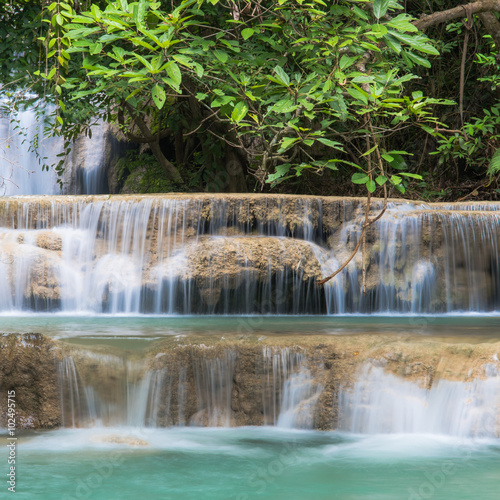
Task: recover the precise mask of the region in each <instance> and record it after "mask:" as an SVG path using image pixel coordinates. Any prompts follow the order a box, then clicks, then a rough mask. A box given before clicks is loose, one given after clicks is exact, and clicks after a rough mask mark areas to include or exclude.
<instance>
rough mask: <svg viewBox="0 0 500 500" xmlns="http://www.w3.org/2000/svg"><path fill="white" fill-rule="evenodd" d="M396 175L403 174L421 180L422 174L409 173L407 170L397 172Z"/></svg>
mask: <svg viewBox="0 0 500 500" xmlns="http://www.w3.org/2000/svg"><path fill="white" fill-rule="evenodd" d="M398 175H404V176H405V177H411V178H412V179H418V180H419V181H421V180H422V176H421V175H418V174H411V173H409V172H399V174H398Z"/></svg>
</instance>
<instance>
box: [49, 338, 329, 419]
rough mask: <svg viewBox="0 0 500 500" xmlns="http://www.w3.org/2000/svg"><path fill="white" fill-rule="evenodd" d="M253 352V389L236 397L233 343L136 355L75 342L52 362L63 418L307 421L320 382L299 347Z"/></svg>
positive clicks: (316, 400)
mask: <svg viewBox="0 0 500 500" xmlns="http://www.w3.org/2000/svg"><path fill="white" fill-rule="evenodd" d="M259 358H260V359H257V360H255V362H256V364H257V366H259V367H261V368H260V369H259V370H258V373H259V375H258V379H257V380H258V382H257V383H256V384H255V386H254V387H255V388H256V390H257V394H258V395H259V397H258V398H256V399H255V398H250V400H246V399H245V398H247V397H249V396H248V393H245V394H244V395H243V399H244V401H243V402H242V400H241V399H240V391H241V390H243V391H246V389H242V388H241V387H240V386H239V385H238V383H236V386H235V373H236V370H237V367H238V370H241V369H242V368H241V365H238V362H239V361H238V353H237V351H236V350H235V349H224V350H222V351H220V350H219V349H218V348H216V347H213V346H211V347H207V346H205V345H203V344H200V345H196V346H186V347H185V348H181V349H179V350H177V351H174V353H173V354H170V355H167V354H165V353H160V354H159V355H157V356H156V357H155V358H154V359H153V360H148V358H144V359H143V360H140V361H139V360H137V359H128V358H127V357H122V356H115V355H107V354H98V353H94V352H90V351H85V350H77V351H75V353H74V354H73V355H70V356H66V357H64V358H63V359H62V361H60V362H59V365H58V366H59V367H58V376H59V386H60V394H61V408H62V424H63V426H65V427H92V426H113V425H122V426H123V425H125V426H132V427H144V426H146V427H169V426H173V425H181V426H182V425H192V426H209V427H216V426H218V427H230V426H234V425H241V423H240V424H238V423H237V420H236V419H237V418H240V420H239V422H243V423H244V422H248V420H246V419H247V418H249V419H252V418H254V416H252V415H263V420H262V421H261V422H260V423H263V424H267V425H275V426H278V427H285V428H313V426H314V414H315V410H316V404H317V402H318V398H319V396H320V394H321V393H322V391H323V387H322V386H321V384H320V383H319V382H318V381H317V380H315V378H314V376H313V374H312V371H311V370H312V368H311V367H309V361H308V358H307V356H306V354H305V352H304V351H303V350H301V349H298V348H274V347H266V348H264V349H263V350H262V351H261V355H260V356H259ZM315 368H319V367H315ZM241 376H243V377H245V378H246V377H247V376H249V374H248V373H241V371H240V375H239V377H240V382H239V383H241ZM244 383H245V381H243V384H244ZM259 387H260V388H259ZM259 391H260V393H259ZM249 405H250V406H251V408H250V407H249ZM242 406H243V407H245V408H246V411H247V412H248V414H247V415H242V414H241V413H240V414H239V416H238V411H237V410H235V408H237V407H240V410H241V407H242ZM241 418H243V419H244V420H241Z"/></svg>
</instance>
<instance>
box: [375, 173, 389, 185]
mask: <svg viewBox="0 0 500 500" xmlns="http://www.w3.org/2000/svg"><path fill="white" fill-rule="evenodd" d="M375 182H376V183H377V184H378V185H379V186H383V185H384V184H385V183H386V182H387V177H386V176H385V175H379V176H378V177H377V178H376V179H375Z"/></svg>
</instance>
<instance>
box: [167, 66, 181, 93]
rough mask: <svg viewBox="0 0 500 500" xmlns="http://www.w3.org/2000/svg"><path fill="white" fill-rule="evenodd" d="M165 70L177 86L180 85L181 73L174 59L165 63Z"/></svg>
mask: <svg viewBox="0 0 500 500" xmlns="http://www.w3.org/2000/svg"><path fill="white" fill-rule="evenodd" d="M165 70H166V71H167V75H168V76H169V77H170V78H171V79H172V81H173V82H174V83H175V85H176V86H177V87H179V86H180V84H181V82H182V73H181V70H180V68H179V66H177V64H176V63H175V62H174V61H170V62H169V63H167V64H166V66H165Z"/></svg>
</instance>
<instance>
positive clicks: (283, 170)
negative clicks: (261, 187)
mask: <svg viewBox="0 0 500 500" xmlns="http://www.w3.org/2000/svg"><path fill="white" fill-rule="evenodd" d="M291 167H292V165H291V163H284V164H283V165H277V166H276V172H275V173H274V174H269V175H268V176H267V179H266V182H268V183H271V182H273V183H274V182H277V181H278V182H279V181H280V180H283V179H281V178H282V177H283V176H284V175H286V174H287V173H288V172H289V171H290V168H291Z"/></svg>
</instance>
